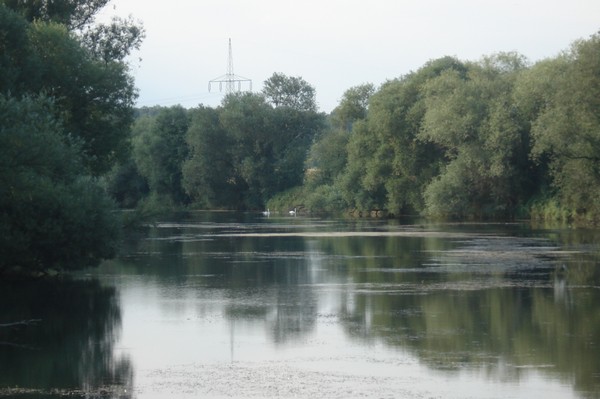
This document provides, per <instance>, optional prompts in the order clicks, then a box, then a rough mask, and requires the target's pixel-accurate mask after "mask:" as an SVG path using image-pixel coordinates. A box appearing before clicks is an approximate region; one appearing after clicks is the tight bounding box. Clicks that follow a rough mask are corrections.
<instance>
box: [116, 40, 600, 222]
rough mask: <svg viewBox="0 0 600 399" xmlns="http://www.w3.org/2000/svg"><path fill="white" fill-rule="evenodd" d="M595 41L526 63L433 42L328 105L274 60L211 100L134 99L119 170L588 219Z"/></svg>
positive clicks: (369, 208)
mask: <svg viewBox="0 0 600 399" xmlns="http://www.w3.org/2000/svg"><path fill="white" fill-rule="evenodd" d="M598 54H600V36H599V35H593V36H592V37H590V38H589V39H588V40H581V41H579V42H577V43H575V44H574V45H573V46H572V47H571V49H569V51H566V52H564V53H562V54H560V55H559V56H557V57H556V58H553V59H546V60H543V61H540V62H538V63H537V64H535V65H531V64H529V62H528V61H527V60H526V59H525V58H524V57H523V56H521V55H519V54H516V53H499V54H495V55H492V56H487V57H483V58H482V59H481V60H479V61H477V62H465V61H461V60H458V59H456V58H453V57H443V58H440V59H437V60H432V61H430V62H428V63H426V64H425V65H424V66H423V67H421V68H420V69H418V70H417V71H414V72H411V73H409V74H407V75H405V76H402V77H400V78H398V79H394V80H390V81H388V82H386V83H384V84H383V85H381V87H379V88H377V89H376V88H375V87H374V86H373V85H372V84H363V85H360V86H356V87H353V88H350V89H349V90H347V91H346V93H344V95H343V97H342V99H341V100H340V103H339V106H338V107H337V108H336V109H335V110H333V112H332V113H331V114H330V115H329V116H328V117H326V116H325V115H323V114H319V113H317V112H316V111H315V110H316V109H317V105H316V103H315V101H314V93H315V92H314V89H313V88H312V87H311V86H310V85H309V84H308V83H307V82H305V81H304V80H303V79H301V78H294V77H288V76H285V75H283V74H279V73H275V74H274V75H273V76H272V77H271V78H270V79H268V80H267V81H266V82H265V85H264V90H263V92H262V93H258V94H252V93H242V94H234V95H230V96H228V97H226V98H225V99H224V100H223V102H222V104H221V106H219V107H217V108H208V107H203V106H200V107H198V108H195V109H191V110H187V111H186V110H183V109H182V108H181V107H172V108H155V109H146V110H141V111H142V112H141V113H140V116H139V118H138V119H137V121H136V124H135V127H134V136H133V143H134V152H133V154H134V161H135V162H134V163H131V162H130V163H126V164H124V165H123V166H122V167H121V169H119V172H118V173H116V174H114V175H113V176H121V177H123V176H129V177H130V178H131V180H130V184H129V186H130V187H138V188H139V190H138V193H137V194H135V195H133V194H132V195H129V196H128V197H127V198H134V197H135V198H137V199H141V201H142V203H148V202H151V203H159V204H167V205H168V206H172V205H187V204H192V206H200V207H205V208H213V209H214V208H219V209H259V208H262V207H270V208H271V209H279V210H280V211H285V210H286V209H287V210H289V209H293V208H296V207H297V208H299V209H302V211H308V212H346V211H351V212H352V213H354V214H356V215H373V214H375V215H390V214H391V215H401V214H422V215H427V216H432V217H444V218H461V219H464V218H477V219H481V218H498V219H512V218H515V217H530V216H531V217H539V218H546V219H562V220H564V221H576V222H584V223H588V224H589V223H597V222H598V221H600V207H599V206H598V205H597V204H598V203H599V201H598V199H599V198H600V172H599V170H600V169H599V166H600V165H599V161H600V156H598V154H599V153H600V101H599V100H598V99H599V98H600V72H599V71H600V57H599V56H598ZM176 115H177V120H178V122H176V121H175V119H173V118H174V117H175V116H176ZM166 120H169V121H170V122H169V123H165V121H166ZM132 165H136V169H135V170H132V169H131V166H132ZM134 172H135V173H134ZM140 176H141V177H142V179H143V182H145V185H146V186H147V187H149V188H150V190H149V191H147V190H146V189H145V186H144V184H140V183H139V179H140ZM124 183H125V180H121V181H120V183H119V182H118V181H117V180H115V179H112V180H111V183H110V186H111V187H113V188H114V189H113V191H115V192H119V190H118V187H119V186H121V187H123V185H124ZM144 190H146V191H144ZM131 204H132V202H131V201H130V202H129V205H131ZM122 205H125V203H122Z"/></svg>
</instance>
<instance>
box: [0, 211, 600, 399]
mask: <svg viewBox="0 0 600 399" xmlns="http://www.w3.org/2000/svg"><path fill="white" fill-rule="evenodd" d="M599 255H600V231H598V230H573V229H569V228H564V229H548V228H534V227H532V226H530V225H529V224H452V223H446V224H431V223H415V222H414V221H412V222H409V221H404V222H400V221H383V220H328V219H313V218H306V217H301V216H298V217H291V216H287V215H281V216H273V215H271V216H270V217H264V216H262V215H260V214H259V215H256V214H240V213H227V212H222V213H210V212H206V213H203V212H198V213H193V214H189V215H187V217H185V218H179V219H172V220H165V221H163V222H161V223H158V224H156V225H154V226H150V227H148V228H147V229H146V230H145V231H143V232H136V233H134V234H131V236H130V237H127V239H126V240H125V242H124V244H123V249H122V251H121V254H120V255H119V256H118V258H116V259H114V260H111V261H107V262H105V263H104V264H102V265H101V266H100V267H99V268H97V269H94V270H87V271H85V272H82V273H78V274H76V275H75V276H73V278H71V279H64V280H61V281H52V282H48V281H36V282H20V283H15V282H12V283H10V284H7V283H2V284H1V285H0V289H1V291H0V324H8V323H14V322H17V321H24V323H22V324H17V325H13V326H11V327H2V328H0V397H1V396H9V397H18V398H41V397H44V398H45V397H63V396H66V395H71V396H74V397H82V398H83V397H85V398H93V397H115V398H117V397H119V398H140V399H141V398H144V399H145V398H157V399H159V398H160V399H162V398H198V397H216V398H219V397H241V398H269V397H281V398H309V397H311V398H312V397H324V398H352V397H367V398H544V399H550V398H561V399H562V398H596V397H600V256H599Z"/></svg>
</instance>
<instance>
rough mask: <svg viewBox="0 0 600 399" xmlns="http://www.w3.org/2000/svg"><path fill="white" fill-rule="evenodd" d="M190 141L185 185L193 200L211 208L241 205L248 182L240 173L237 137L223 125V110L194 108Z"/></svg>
mask: <svg viewBox="0 0 600 399" xmlns="http://www.w3.org/2000/svg"><path fill="white" fill-rule="evenodd" d="M186 142H187V144H188V148H189V151H190V156H189V158H188V159H187V160H186V161H185V162H184V164H183V187H184V189H185V191H186V192H187V193H188V195H189V196H190V198H191V199H192V201H193V202H194V203H195V204H196V205H197V206H201V207H207V208H225V209H236V208H238V207H239V206H240V204H241V202H242V201H243V198H242V193H243V192H244V191H245V190H246V189H247V186H246V185H245V184H244V182H242V181H241V179H240V176H238V175H237V174H236V168H235V164H234V163H233V156H232V152H233V150H234V148H235V144H234V140H233V138H232V136H231V135H230V134H228V132H227V131H226V130H225V129H223V127H222V126H221V123H220V120H219V110H217V109H213V108H207V107H198V108H197V109H194V110H193V111H192V118H191V122H190V127H189V129H188V131H187V134H186Z"/></svg>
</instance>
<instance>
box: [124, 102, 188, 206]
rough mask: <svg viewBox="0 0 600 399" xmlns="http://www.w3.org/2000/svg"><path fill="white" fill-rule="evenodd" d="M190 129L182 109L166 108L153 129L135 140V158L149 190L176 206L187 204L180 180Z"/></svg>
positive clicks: (184, 111) (156, 120)
mask: <svg viewBox="0 0 600 399" xmlns="http://www.w3.org/2000/svg"><path fill="white" fill-rule="evenodd" d="M188 127H189V117H188V114H187V111H186V110H185V109H184V108H183V107H181V106H174V107H170V108H163V109H162V110H161V111H160V112H159V114H158V115H157V116H156V118H155V120H154V123H153V124H151V125H150V129H148V130H145V131H143V132H142V133H140V134H139V135H138V136H136V137H134V139H133V157H134V160H135V163H136V165H137V167H138V170H139V171H140V174H141V175H142V176H143V177H144V178H146V179H147V181H148V184H149V187H150V190H151V191H152V192H153V193H155V194H157V195H159V196H162V197H164V198H168V199H169V200H170V201H172V203H173V204H176V205H178V204H185V203H186V202H187V201H188V197H187V195H186V193H185V190H184V189H183V186H182V181H181V180H182V165H183V162H184V161H185V160H186V159H187V155H188V147H187V144H186V142H185V135H186V133H187V130H188Z"/></svg>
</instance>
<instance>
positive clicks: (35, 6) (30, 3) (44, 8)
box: [3, 0, 110, 30]
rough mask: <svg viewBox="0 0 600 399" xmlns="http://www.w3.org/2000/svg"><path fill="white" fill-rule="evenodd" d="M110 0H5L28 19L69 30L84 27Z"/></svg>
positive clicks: (6, 3)
mask: <svg viewBox="0 0 600 399" xmlns="http://www.w3.org/2000/svg"><path fill="white" fill-rule="evenodd" d="M109 1H110V0H3V3H4V5H5V6H6V7H8V8H10V9H12V10H15V11H16V12H18V13H19V14H20V15H22V16H23V17H24V18H25V19H26V20H27V21H29V22H34V21H43V22H55V23H58V24H61V25H64V26H66V27H67V28H68V29H69V30H74V29H82V28H84V27H85V26H87V25H89V24H91V23H92V22H93V21H94V16H95V15H96V14H97V13H98V12H99V11H100V10H101V9H102V8H103V7H104V6H105V5H106V4H108V2H109Z"/></svg>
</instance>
